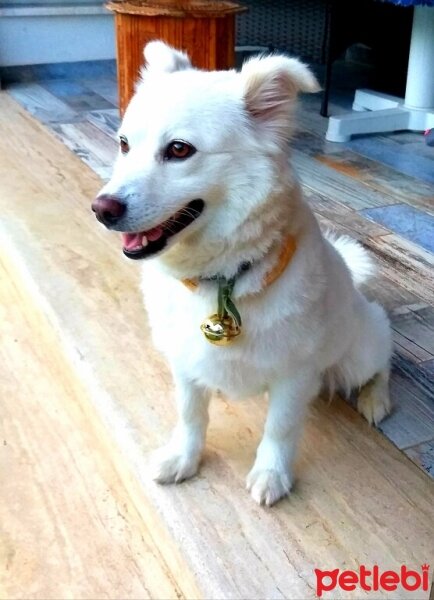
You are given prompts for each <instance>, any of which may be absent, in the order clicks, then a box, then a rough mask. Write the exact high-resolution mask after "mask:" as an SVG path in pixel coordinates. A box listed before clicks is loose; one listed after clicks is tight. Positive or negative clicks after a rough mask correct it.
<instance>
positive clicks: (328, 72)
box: [320, 0, 334, 117]
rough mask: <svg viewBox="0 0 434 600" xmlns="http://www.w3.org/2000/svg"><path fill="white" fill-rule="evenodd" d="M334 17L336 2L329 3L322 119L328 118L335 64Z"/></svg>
mask: <svg viewBox="0 0 434 600" xmlns="http://www.w3.org/2000/svg"><path fill="white" fill-rule="evenodd" d="M333 16H334V0H330V1H329V2H327V13H326V26H325V35H324V46H323V55H324V57H325V76H324V89H323V93H322V101H321V110H320V115H321V116H322V117H328V105H329V97H330V86H331V77H332V64H333V53H332V36H333V25H334V23H333Z"/></svg>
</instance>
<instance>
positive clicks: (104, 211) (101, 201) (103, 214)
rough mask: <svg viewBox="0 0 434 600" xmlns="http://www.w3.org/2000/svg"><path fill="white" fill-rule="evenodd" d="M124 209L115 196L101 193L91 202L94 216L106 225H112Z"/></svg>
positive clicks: (123, 205)
mask: <svg viewBox="0 0 434 600" xmlns="http://www.w3.org/2000/svg"><path fill="white" fill-rule="evenodd" d="M125 209H126V206H125V204H122V202H120V200H119V199H118V198H116V196H109V195H108V194H103V195H102V196H98V197H97V198H95V200H94V201H93V202H92V210H93V212H94V213H95V215H96V218H97V219H98V221H100V222H101V223H104V225H106V226H107V227H109V226H110V225H114V224H115V223H116V222H117V221H119V219H120V218H121V217H122V215H123V214H124V212H125Z"/></svg>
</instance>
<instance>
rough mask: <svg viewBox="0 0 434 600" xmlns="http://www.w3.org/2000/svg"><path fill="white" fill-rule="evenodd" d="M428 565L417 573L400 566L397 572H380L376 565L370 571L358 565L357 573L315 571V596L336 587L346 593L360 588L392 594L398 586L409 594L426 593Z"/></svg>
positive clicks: (337, 570) (423, 566)
mask: <svg viewBox="0 0 434 600" xmlns="http://www.w3.org/2000/svg"><path fill="white" fill-rule="evenodd" d="M428 573H429V565H422V566H421V569H420V570H419V571H415V570H413V569H409V568H408V567H406V565H402V567H401V569H400V570H399V571H380V568H379V567H378V566H377V565H374V566H373V567H371V568H370V569H368V568H367V567H365V565H360V568H359V570H358V571H340V570H339V569H333V570H332V571H321V569H315V575H316V594H317V596H319V597H321V596H322V595H323V592H331V591H332V590H334V589H336V588H337V587H338V588H340V589H341V590H344V591H346V592H351V591H353V590H355V589H356V588H357V587H360V588H361V589H362V590H365V591H366V592H371V591H372V592H377V591H378V590H384V591H386V592H394V591H395V590H396V589H397V588H398V586H401V587H402V588H403V589H404V590H407V591H409V592H412V591H416V590H423V591H424V592H427V591H428V581H429V576H428Z"/></svg>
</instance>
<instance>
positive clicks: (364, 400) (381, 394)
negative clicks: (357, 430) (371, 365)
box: [357, 369, 392, 425]
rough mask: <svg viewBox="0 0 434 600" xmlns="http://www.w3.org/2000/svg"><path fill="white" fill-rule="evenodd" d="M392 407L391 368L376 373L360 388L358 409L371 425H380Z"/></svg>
mask: <svg viewBox="0 0 434 600" xmlns="http://www.w3.org/2000/svg"><path fill="white" fill-rule="evenodd" d="M391 409H392V403H391V401H390V394H389V369H384V370H383V371H380V373H377V374H376V375H374V377H373V378H372V379H371V380H370V381H368V383H366V384H365V385H364V386H363V388H362V389H361V390H360V394H359V397H358V399H357V410H358V411H359V413H360V414H361V415H363V416H364V417H365V419H366V420H367V421H368V423H370V424H371V425H372V424H374V425H378V423H380V422H381V421H382V420H383V419H384V417H386V416H387V415H388V414H389V413H390V411H391Z"/></svg>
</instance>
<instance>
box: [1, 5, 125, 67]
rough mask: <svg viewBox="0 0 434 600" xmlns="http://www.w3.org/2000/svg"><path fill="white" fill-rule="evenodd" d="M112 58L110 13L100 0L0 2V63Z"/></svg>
mask: <svg viewBox="0 0 434 600" xmlns="http://www.w3.org/2000/svg"><path fill="white" fill-rule="evenodd" d="M114 57H115V36H114V26H113V16H112V15H111V13H108V12H107V11H105V10H104V9H103V8H102V2H99V0H85V1H83V0H82V1H79V2H77V1H76V0H75V1H74V0H69V1H68V2H66V1H65V0H63V2H61V5H60V4H59V0H57V3H56V5H54V4H53V0H39V2H38V4H36V2H35V0H33V2H32V3H31V4H30V3H29V2H24V1H23V0H20V2H19V4H18V2H15V3H14V4H13V5H12V4H11V3H7V4H6V3H4V2H0V66H14V65H30V64H41V63H56V62H75V61H82V60H101V59H111V58H114Z"/></svg>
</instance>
